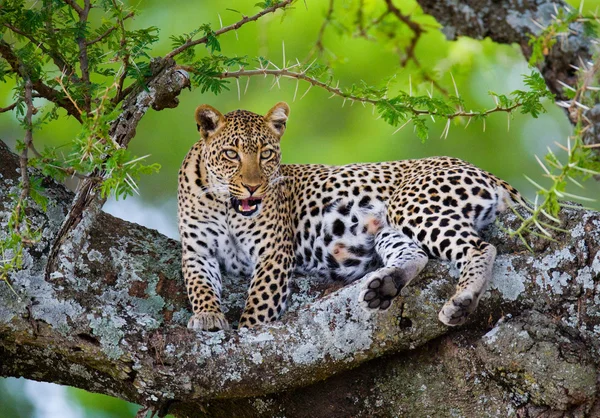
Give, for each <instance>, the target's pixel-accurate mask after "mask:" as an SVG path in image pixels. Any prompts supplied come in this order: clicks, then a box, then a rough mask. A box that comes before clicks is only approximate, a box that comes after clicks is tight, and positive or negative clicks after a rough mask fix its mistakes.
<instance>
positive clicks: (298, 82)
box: [292, 78, 300, 102]
mask: <svg viewBox="0 0 600 418" xmlns="http://www.w3.org/2000/svg"><path fill="white" fill-rule="evenodd" d="M299 84H300V79H298V78H297V79H296V88H295V89H294V98H293V99H292V102H295V101H296V95H297V94H298V85H299Z"/></svg>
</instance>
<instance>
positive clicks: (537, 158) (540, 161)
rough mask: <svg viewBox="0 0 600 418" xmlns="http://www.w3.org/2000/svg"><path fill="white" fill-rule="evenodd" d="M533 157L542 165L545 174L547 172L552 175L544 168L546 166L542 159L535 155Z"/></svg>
mask: <svg viewBox="0 0 600 418" xmlns="http://www.w3.org/2000/svg"><path fill="white" fill-rule="evenodd" d="M535 159H536V160H537V162H538V164H539V165H540V166H541V167H542V169H543V170H544V171H545V172H546V174H548V176H550V177H552V174H550V171H549V170H548V169H547V168H546V166H545V165H544V163H543V162H542V160H540V157H538V156H537V155H535Z"/></svg>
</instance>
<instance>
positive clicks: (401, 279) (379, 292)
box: [358, 267, 406, 311]
mask: <svg viewBox="0 0 600 418" xmlns="http://www.w3.org/2000/svg"><path fill="white" fill-rule="evenodd" d="M405 284H406V277H405V274H404V272H403V271H402V270H401V269H399V268H394V267H391V268H382V269H379V270H377V271H375V272H373V273H371V274H370V275H369V277H368V279H366V281H365V284H364V287H363V290H362V291H361V293H360V296H359V297H358V300H359V302H360V304H361V306H362V307H363V308H364V309H365V310H367V311H385V310H386V309H388V308H389V307H390V306H391V304H392V300H393V299H394V298H395V297H396V296H398V295H399V294H400V291H401V290H402V288H403V287H404V285H405Z"/></svg>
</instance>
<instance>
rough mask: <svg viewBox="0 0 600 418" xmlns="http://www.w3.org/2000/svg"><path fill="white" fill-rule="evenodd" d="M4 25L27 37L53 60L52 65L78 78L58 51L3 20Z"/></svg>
mask: <svg viewBox="0 0 600 418" xmlns="http://www.w3.org/2000/svg"><path fill="white" fill-rule="evenodd" d="M4 26H6V27H7V28H8V29H10V30H11V31H13V32H14V33H16V34H18V35H21V36H23V37H25V38H27V40H29V42H31V43H32V44H34V45H35V46H36V48H40V49H41V50H42V52H44V54H46V55H48V56H49V57H50V58H51V59H52V61H53V62H54V65H56V66H57V67H58V69H59V70H60V71H61V72H62V73H63V74H66V75H67V76H68V77H69V78H71V79H72V80H73V81H78V80H79V79H78V78H77V76H76V74H75V71H74V70H73V67H72V66H71V65H69V64H67V63H66V62H65V60H64V58H63V57H62V56H61V55H60V53H58V52H57V51H54V50H50V49H48V48H47V47H46V46H45V45H44V43H43V42H40V41H38V40H37V39H35V38H34V37H33V36H32V35H31V34H30V33H27V32H24V31H22V30H20V29H19V28H17V27H15V26H13V25H11V24H10V23H6V22H5V23H4Z"/></svg>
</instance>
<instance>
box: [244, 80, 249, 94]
mask: <svg viewBox="0 0 600 418" xmlns="http://www.w3.org/2000/svg"><path fill="white" fill-rule="evenodd" d="M249 85H250V77H246V88H244V96H245V95H246V92H247V91H248V86H249Z"/></svg>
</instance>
